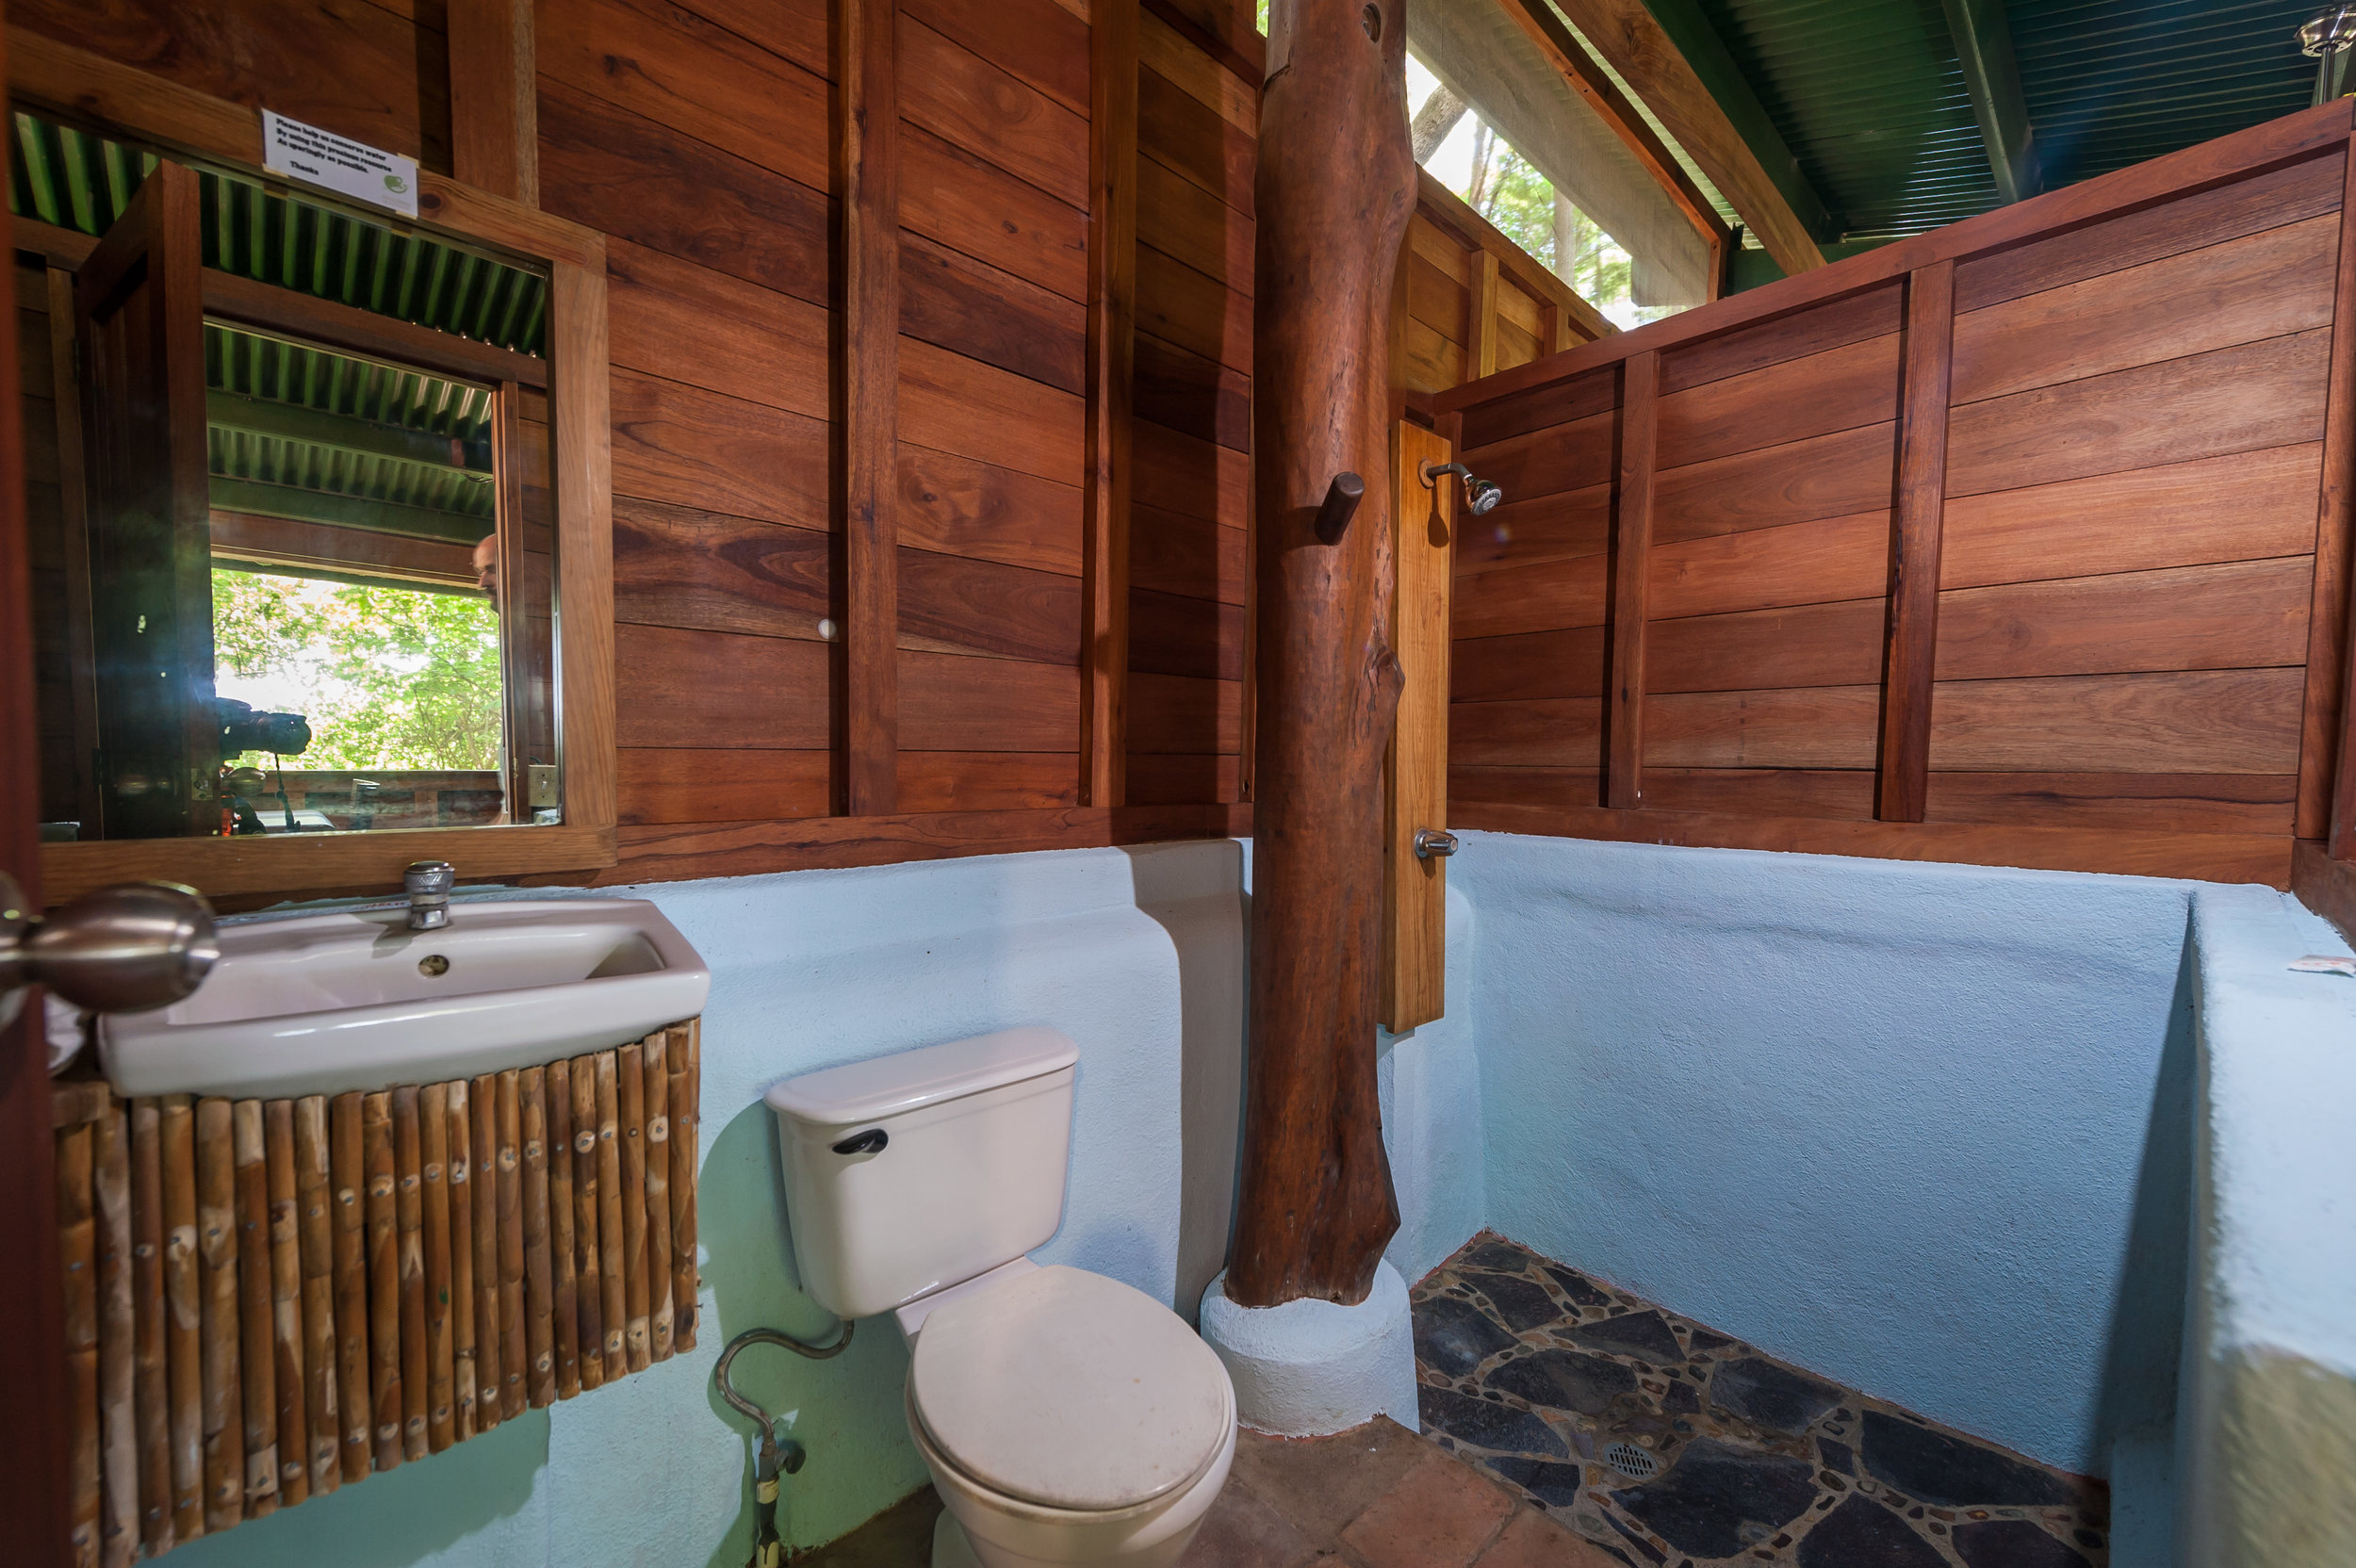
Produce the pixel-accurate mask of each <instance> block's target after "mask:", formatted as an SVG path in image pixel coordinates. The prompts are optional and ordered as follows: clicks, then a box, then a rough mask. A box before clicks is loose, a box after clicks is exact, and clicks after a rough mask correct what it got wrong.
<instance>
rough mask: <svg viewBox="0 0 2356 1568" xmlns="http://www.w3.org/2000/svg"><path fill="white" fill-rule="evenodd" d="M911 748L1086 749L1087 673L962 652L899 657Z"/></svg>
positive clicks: (904, 745) (904, 730)
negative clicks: (1083, 693) (1083, 700)
mask: <svg viewBox="0 0 2356 1568" xmlns="http://www.w3.org/2000/svg"><path fill="white" fill-rule="evenodd" d="M900 697H901V702H900V745H901V749H902V750H905V751H1062V752H1072V753H1075V754H1076V753H1077V752H1078V751H1079V749H1080V673H1079V671H1078V670H1077V669H1075V668H1073V667H1072V666H1069V665H1057V664H1032V663H1025V662H1019V661H1016V660H1011V659H969V658H963V657H960V656H958V655H956V654H944V653H902V654H901V655H900Z"/></svg>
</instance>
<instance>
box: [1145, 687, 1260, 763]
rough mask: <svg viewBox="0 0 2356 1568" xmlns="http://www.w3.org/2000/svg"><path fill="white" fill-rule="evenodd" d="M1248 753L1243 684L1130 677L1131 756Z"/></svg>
mask: <svg viewBox="0 0 2356 1568" xmlns="http://www.w3.org/2000/svg"><path fill="white" fill-rule="evenodd" d="M1242 749H1243V682H1241V681H1239V680H1213V679H1203V678H1198V677H1193V676H1175V675H1153V674H1150V673H1139V674H1133V675H1131V676H1130V678H1129V752H1130V755H1131V756H1132V757H1133V758H1134V757H1137V756H1142V755H1149V754H1150V755H1155V756H1164V755H1173V756H1174V755H1186V756H1192V755H1209V754H1213V753H1220V752H1224V753H1231V754H1232V753H1237V752H1240V751H1241V750H1242Z"/></svg>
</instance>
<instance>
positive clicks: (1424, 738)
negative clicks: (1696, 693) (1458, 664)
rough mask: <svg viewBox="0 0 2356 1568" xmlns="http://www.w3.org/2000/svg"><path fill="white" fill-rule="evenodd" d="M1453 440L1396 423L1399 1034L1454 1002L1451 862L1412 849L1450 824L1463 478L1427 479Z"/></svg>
mask: <svg viewBox="0 0 2356 1568" xmlns="http://www.w3.org/2000/svg"><path fill="white" fill-rule="evenodd" d="M1448 458H1449V449H1448V442H1447V441H1446V440H1445V439H1443V438H1442V437H1441V436H1439V435H1436V434H1434V433H1432V432H1430V431H1427V430H1423V429H1421V428H1419V427H1417V426H1415V425H1410V424H1406V423H1403V422H1402V423H1399V424H1395V425H1394V426H1393V427H1392V430H1391V451H1390V467H1391V477H1392V500H1393V507H1392V516H1393V517H1394V518H1395V519H1396V522H1395V525H1394V526H1395V527H1396V528H1397V530H1398V533H1397V536H1396V539H1395V547H1396V552H1397V553H1396V554H1395V555H1394V557H1393V562H1394V565H1393V571H1394V573H1395V581H1396V583H1397V588H1396V591H1395V593H1394V596H1393V602H1392V610H1391V615H1390V623H1391V624H1390V629H1389V640H1390V645H1391V650H1392V652H1393V653H1394V654H1395V655H1396V656H1397V658H1398V660H1399V673H1400V676H1401V678H1402V680H1401V685H1400V689H1399V719H1398V723H1397V725H1396V726H1395V727H1394V728H1393V730H1392V733H1391V743H1390V746H1389V748H1388V750H1387V751H1386V752H1385V753H1384V755H1383V924H1382V930H1383V944H1382V945H1383V956H1382V969H1381V972H1380V973H1381V980H1380V991H1381V995H1380V999H1379V1000H1380V1005H1381V1017H1382V1021H1383V1027H1384V1028H1386V1029H1389V1030H1390V1031H1392V1032H1393V1033H1394V1034H1397V1033H1399V1032H1400V1031H1403V1030H1407V1029H1413V1028H1415V1026H1416V1025H1418V1024H1423V1023H1429V1022H1431V1021H1432V1020H1433V1019H1436V1018H1438V1017H1440V1016H1441V1015H1442V1014H1443V1013H1444V1012H1446V1011H1447V1010H1448V1009H1447V1001H1448V995H1447V967H1448V861H1447V860H1446V859H1445V858H1423V857H1419V856H1417V855H1416V853H1415V835H1416V833H1417V832H1418V831H1419V830H1421V829H1423V828H1438V829H1445V828H1446V827H1447V826H1448V579H1449V572H1448V547H1449V534H1450V531H1451V527H1452V525H1453V523H1454V521H1455V518H1456V515H1457V507H1456V498H1457V496H1458V494H1459V487H1458V486H1457V485H1456V483H1455V482H1453V481H1452V480H1443V481H1442V482H1440V483H1439V484H1437V485H1427V484H1426V483H1424V482H1423V478H1422V469H1423V467H1424V466H1425V465H1426V464H1441V463H1446V462H1448Z"/></svg>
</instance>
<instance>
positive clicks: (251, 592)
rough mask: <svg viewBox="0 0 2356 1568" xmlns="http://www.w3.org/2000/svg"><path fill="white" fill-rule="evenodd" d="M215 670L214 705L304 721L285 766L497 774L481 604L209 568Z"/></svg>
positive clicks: (494, 694)
mask: <svg viewBox="0 0 2356 1568" xmlns="http://www.w3.org/2000/svg"><path fill="white" fill-rule="evenodd" d="M213 661H214V672H215V679H216V681H217V683H218V685H219V687H220V690H221V695H223V696H230V697H236V698H237V699H239V700H240V701H245V702H252V703H254V706H256V707H259V708H286V709H292V710H294V711H299V712H301V713H303V715H304V716H305V717H307V718H308V719H309V720H310V723H311V737H312V739H311V745H310V748H309V749H308V750H306V751H305V752H303V755H302V756H301V757H300V758H292V757H290V758H287V759H286V765H287V766H288V767H294V768H305V769H341V768H380V769H396V768H408V769H432V770H452V771H456V770H489V769H495V768H497V767H498V766H499V616H498V614H497V613H496V612H494V611H493V609H492V608H491V604H490V601H489V600H488V599H484V598H479V597H476V596H472V595H468V594H447V593H434V592H432V591H430V590H426V589H413V588H401V587H393V586H389V585H373V584H362V583H342V582H323V581H315V580H310V579H307V578H296V577H280V576H277V575H274V574H270V573H263V572H253V571H240V570H237V569H234V568H226V567H218V566H217V567H215V568H214V569H213ZM249 760H256V761H259V760H263V759H260V758H250V759H249Z"/></svg>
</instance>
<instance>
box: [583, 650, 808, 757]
mask: <svg viewBox="0 0 2356 1568" xmlns="http://www.w3.org/2000/svg"><path fill="white" fill-rule="evenodd" d="M828 657H829V654H828V650H827V648H826V645H824V644H821V643H811V642H804V641H801V640H798V639H795V638H788V637H746V636H739V635H736V634H734V633H730V632H725V631H695V630H685V629H679V628H676V627H652V626H631V625H630V624H628V623H624V624H622V625H620V626H617V627H615V628H614V677H615V679H616V682H617V685H618V692H617V695H616V699H615V705H614V706H615V724H616V729H615V733H616V736H617V738H618V739H619V741H620V743H621V744H622V745H624V746H626V747H627V746H683V747H689V748H695V749H702V750H724V751H733V750H738V749H744V748H762V749H775V750H784V751H794V750H804V751H814V750H818V749H820V748H822V747H824V746H826V744H827V743H828V742H829V740H830V739H831V736H830V735H829V732H828V723H827V714H826V663H827V660H828Z"/></svg>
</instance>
